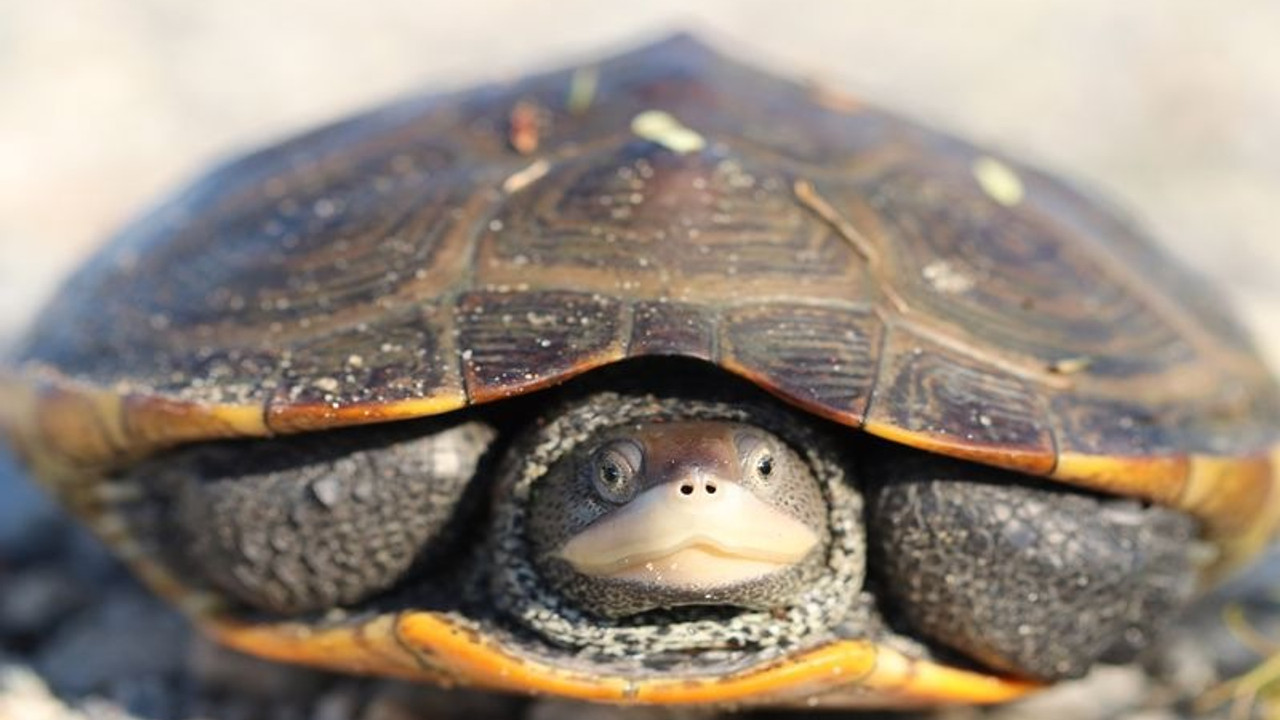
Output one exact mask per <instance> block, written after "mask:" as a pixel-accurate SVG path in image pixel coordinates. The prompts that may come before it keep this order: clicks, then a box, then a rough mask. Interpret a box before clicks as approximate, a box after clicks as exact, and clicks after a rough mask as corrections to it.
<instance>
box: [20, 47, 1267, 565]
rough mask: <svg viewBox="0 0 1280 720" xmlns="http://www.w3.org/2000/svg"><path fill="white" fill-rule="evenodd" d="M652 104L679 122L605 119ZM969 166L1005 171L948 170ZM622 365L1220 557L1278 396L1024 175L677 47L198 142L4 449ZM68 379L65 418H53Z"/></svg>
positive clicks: (56, 334) (1245, 500) (1218, 328)
mask: <svg viewBox="0 0 1280 720" xmlns="http://www.w3.org/2000/svg"><path fill="white" fill-rule="evenodd" d="M582 73H591V74H592V77H593V79H594V82H593V83H592V85H591V86H592V87H593V88H594V89H593V91H592V92H591V93H590V94H589V95H583V94H582V92H583V91H582V90H581V88H582V87H584V84H583V83H582V82H580V79H581V77H582ZM575 88H577V89H576V90H575ZM655 111H656V112H661V113H663V114H664V115H665V116H666V117H668V118H670V122H672V123H677V124H678V125H679V127H680V128H681V129H682V131H683V132H687V133H692V134H693V136H696V138H697V139H698V140H700V141H701V142H698V143H692V144H689V143H686V144H684V145H680V146H676V145H674V144H666V143H663V142H661V141H655V139H653V138H651V137H641V136H640V135H637V133H636V132H635V131H634V129H633V121H634V120H635V119H636V118H637V117H638V116H640V115H642V114H644V113H650V112H655ZM659 140H660V139H659ZM993 165H994V166H996V167H999V168H1001V169H1002V172H1003V173H1007V174H1008V175H1007V178H1006V179H1007V180H1008V179H1009V178H1012V180H1009V181H1010V182H1015V181H1016V182H1017V183H1018V192H1017V193H1006V194H1004V195H999V194H995V195H993V194H992V193H991V191H990V188H985V189H984V185H983V183H982V181H981V177H979V176H978V175H977V174H976V171H975V168H977V167H980V166H986V167H990V166H993ZM644 355H677V356H687V357H693V358H699V359H703V360H707V361H709V362H712V363H716V364H719V365H721V366H723V367H725V368H727V369H728V370H730V371H732V372H735V373H737V374H740V375H742V376H745V377H747V378H750V379H752V380H754V381H756V382H757V383H759V384H760V385H762V386H764V387H766V388H768V389H769V390H771V391H773V392H774V393H776V394H777V395H779V396H780V397H782V398H784V399H786V400H788V401H790V402H792V403H795V404H797V405H799V406H801V407H804V408H806V409H808V410H810V411H812V412H814V413H816V414H819V415H822V416H824V417H828V418H831V419H834V420H837V421H839V422H843V423H845V424H848V425H850V426H854V427H864V426H865V427H866V429H868V430H869V431H870V432H873V433H876V434H879V435H882V436H885V437H888V438H891V439H894V440H897V441H900V442H904V443H908V444H911V445H914V446H917V447H923V448H926V449H931V450H936V451H939V452H943V453H946V454H950V455H955V456H960V457H966V458H971V459H975V460H979V461H982V462H988V463H992V464H995V465H1000V466H1004V467H1010V468H1014V469H1019V470H1022V471H1026V472H1033V473H1037V474H1041V475H1047V476H1051V477H1056V478H1058V479H1061V480H1063V481H1067V482H1073V483H1078V484H1082V485H1086V486H1090V487H1095V488H1100V489H1105V490H1109V491H1114V492H1119V493H1123V494H1131V495H1137V496H1141V497H1146V498H1149V499H1153V500H1157V501H1159V502H1165V503H1169V504H1173V505H1176V506H1180V507H1186V508H1188V509H1192V511H1193V512H1197V513H1198V514H1200V516H1201V517H1202V518H1204V519H1205V520H1206V521H1207V522H1208V524H1209V526H1210V528H1211V530H1212V531H1213V532H1214V533H1216V534H1217V536H1221V537H1229V538H1234V539H1233V540H1232V542H1237V541H1238V543H1240V544H1241V549H1240V550H1239V552H1241V553H1243V552H1245V551H1246V550H1247V549H1249V548H1252V547H1254V546H1256V545H1257V544H1258V543H1259V542H1260V541H1261V540H1260V538H1263V537H1266V536H1267V535H1268V534H1269V533H1270V531H1271V529H1272V527H1273V526H1274V525H1275V523H1276V522H1277V521H1280V509H1277V508H1280V499H1278V498H1280V492H1276V491H1274V490H1273V489H1272V487H1273V485H1275V482H1276V481H1275V479H1274V475H1275V472H1274V470H1273V469H1272V466H1273V464H1274V463H1273V460H1272V458H1273V448H1274V447H1276V445H1277V427H1280V394H1278V393H1277V388H1276V385H1275V383H1274V381H1273V380H1272V379H1271V376H1270V374H1269V373H1268V371H1267V369H1266V368H1265V367H1264V366H1263V364H1262V363H1261V362H1260V361H1259V360H1258V358H1257V355H1256V352H1255V351H1254V349H1253V348H1252V346H1251V344H1250V342H1249V340H1248V339H1247V335H1246V334H1245V332H1244V331H1243V330H1241V329H1240V328H1239V327H1238V326H1237V325H1236V324H1235V323H1234V322H1233V321H1232V320H1231V319H1230V314H1229V312H1228V311H1227V309H1226V308H1225V306H1224V305H1223V303H1222V302H1221V301H1220V300H1219V299H1218V298H1217V297H1216V295H1215V294H1214V293H1213V291H1212V290H1211V289H1209V288H1208V287H1207V286H1206V285H1204V284H1203V283H1202V282H1201V281H1200V280H1199V279H1198V278H1196V277H1195V276H1194V275H1193V274H1192V273H1190V272H1188V271H1187V270H1185V269H1183V268H1181V267H1180V266H1179V265H1178V264H1177V263H1176V262H1174V261H1173V260H1171V259H1170V258H1168V257H1167V256H1166V255H1165V254H1164V253H1162V252H1161V251H1160V250H1159V249H1158V248H1157V247H1156V246H1154V245H1153V244H1151V243H1150V242H1149V241H1148V240H1146V239H1145V238H1144V237H1143V236H1142V235H1141V234H1139V233H1138V232H1137V231H1135V230H1134V229H1133V228H1132V226H1131V225H1130V224H1129V223H1128V222H1127V221H1125V220H1124V219H1123V218H1121V217H1119V216H1117V215H1116V213H1114V212H1113V211H1111V210H1109V209H1107V208H1106V207H1104V206H1102V205H1101V204H1099V203H1097V202H1094V201H1091V200H1089V199H1087V198H1085V197H1084V196H1083V195H1081V194H1080V193H1079V192H1077V191H1075V190H1073V189H1071V188H1069V187H1067V186H1066V185H1064V184H1062V183H1060V182H1058V181H1056V180H1053V179H1052V178H1050V177H1048V176H1046V175H1044V174H1043V173H1040V172H1038V171H1036V170H1034V169H1031V168H1027V167H1024V166H1021V165H1019V164H1017V163H1014V162H1012V161H1009V160H1006V159H1003V158H1000V157H998V156H997V155H995V154H993V153H990V152H987V151H984V150H981V149H979V148H976V147H973V146H971V145H969V144H967V143H964V142H962V141H960V140H957V139H954V138H951V137H948V136H945V135H942V134H939V133H935V132H932V131H929V130H927V129H924V128H922V127H920V126H917V125H914V124H912V123H910V122H908V121H906V120H902V119H900V118H896V117H894V116H892V115H889V114H887V113H884V112H882V111H879V110H877V109H874V108H872V107H869V106H867V105H865V104H862V103H861V102H858V101H852V100H849V99H847V98H842V99H838V100H833V97H832V96H831V95H830V93H827V92H825V91H822V90H821V89H818V88H815V87H812V86H806V85H803V84H798V83H793V82H789V81H785V80H782V79H778V78H774V77H771V76H768V75H765V74H763V73H760V72H758V71H755V70H752V69H750V68H748V67H746V66H744V65H741V64H738V63H736V62H734V61H731V60H728V59H726V58H724V57H722V56H720V55H717V54H716V53H714V52H712V51H711V50H709V49H707V48H706V47H705V46H702V45H700V44H698V43H697V42H695V41H693V40H691V39H688V38H675V39H672V40H669V41H666V42H663V43H659V44H656V45H652V46H649V47H646V48H643V49H640V50H637V51H634V52H632V53H628V54H625V55H621V56H618V57H615V58H612V59H609V60H606V61H603V62H600V63H598V64H595V65H590V66H587V67H586V68H585V69H581V68H580V69H576V70H566V71H561V72H553V73H548V74H545V75H540V76H535V77H532V78H528V79H525V80H522V81H519V82H516V83H513V84H509V85H495V86H489V87H484V88H479V89H476V90H472V91H469V92H463V93H457V94H453V95H445V96H438V97H429V98H425V99H414V100H410V101H407V102H403V103H400V104H398V105H394V106H391V107H388V108H385V109H382V110H377V111H374V112H372V113H369V114H366V115H362V116H359V117H356V118H353V119H351V120H348V121H345V122H342V123H339V124H337V125H333V126H330V127H328V128H324V129H321V130H318V131H316V132H313V133H310V134H308V135H304V136H302V137H300V138H298V139H295V140H292V141H289V142H287V143H284V144H282V145H279V146H277V147H275V148H273V149H270V150H266V151H263V152H259V153H257V154H254V155H250V156H248V157H247V158H245V159H243V160H240V161H237V162H234V163H231V164H229V165H227V166H226V167H224V168H222V169H220V170H218V171H216V172H214V173H212V174H211V175H209V176H208V177H206V178H204V179H203V180H201V181H199V182H197V183H196V184H194V185H193V186H192V187H191V188H189V189H188V190H186V191H184V192H182V193H179V194H178V195H177V196H176V197H175V198H173V199H172V200H171V201H170V202H169V203H167V204H166V205H164V206H162V207H161V208H160V209H159V210H157V211H156V212H155V213H153V214H152V215H150V216H148V217H146V218H144V219H142V220H140V221H139V222H138V223H136V224H134V225H133V226H131V227H130V228H128V229H126V230H125V231H124V232H123V233H122V234H121V235H120V236H119V237H118V238H116V240H115V241H114V242H113V243H111V244H110V245H109V246H108V247H107V248H106V249H105V250H103V251H102V252H101V253H100V254H99V255H98V256H97V257H96V258H95V259H94V260H93V261H92V262H90V263H89V264H88V265H87V266H86V267H85V268H84V269H83V270H81V271H80V272H79V273H78V274H77V275H75V276H74V277H73V278H72V279H71V280H70V281H69V282H68V283H67V285H65V286H64V288H63V290H62V292H61V293H60V295H59V297H58V298H57V299H56V300H55V302H54V303H53V304H52V305H51V306H50V307H49V308H48V309H47V310H46V311H45V313H44V314H43V315H42V316H41V318H40V320H39V322H38V323H37V324H36V330H35V332H33V334H32V335H31V337H30V338H29V341H28V343H27V345H26V347H25V350H24V351H23V353H22V355H21V358H20V360H21V363H22V367H15V368H12V369H10V370H5V371H4V372H3V377H2V378H0V383H3V386H4V387H5V388H8V391H7V392H9V393H11V394H14V395H15V396H20V397H21V398H22V399H23V401H22V402H17V403H10V405H9V407H8V408H6V409H5V410H4V411H3V421H4V424H5V426H6V427H7V428H8V429H9V431H10V433H11V434H13V435H16V436H18V438H19V444H21V445H23V447H24V448H26V449H27V452H28V453H34V454H37V455H40V454H44V455H49V456H58V457H60V458H62V460H63V462H64V464H70V465H77V466H83V465H92V464H95V463H97V464H110V463H112V462H118V461H120V460H122V459H125V458H132V457H136V456H137V455H139V454H141V453H145V452H147V451H150V450H154V449H156V448H158V447H162V446H164V445H167V444H173V443H176V442H185V441H190V440H197V439H200V438H202V437H214V436H223V435H228V434H231V435H234V434H244V435H248V434H270V433H278V432H298V431H303V430H310V429H318V428H324V427H334V426H341V425H348V424H353V423H363V422H377V421H383V420H389V419H395V418H400V417H413V416H418V415H424V414H432V413H438V412H446V411H449V410H453V409H456V408H459V407H462V406H464V405H466V404H468V403H479V402H488V401H493V400H498V399H500V398H503V397H508V396H511V395H514V394H519V393H525V392H529V391H531V390H534V389H537V388H540V387H544V386H546V385H549V384H552V383H556V382H559V381H562V380H565V379H567V378H569V377H571V376H573V375H576V374H579V373H582V372H585V371H587V370H589V369H591V368H593V367H598V366H600V365H603V364H607V363H612V362H616V361H619V360H623V359H625V358H628V357H637V356H644ZM68 397H70V398H76V397H80V398H82V399H83V398H88V399H87V400H84V403H83V404H86V405H87V406H89V407H91V408H94V409H93V410H92V412H94V413H99V412H100V413H103V415H102V417H100V418H98V421H97V422H96V423H87V425H88V426H95V427H100V428H101V430H100V431H93V432H85V433H82V434H81V435H80V436H77V437H75V438H71V437H64V436H63V435H64V434H65V430H66V429H67V428H69V427H71V424H74V423H71V421H70V420H67V419H66V418H67V415H66V413H65V412H64V411H63V410H60V409H59V408H65V407H67V406H68V405H67V403H68V402H69V401H68V400H67V398H68ZM104 398H105V399H106V400H104ZM110 398H115V400H114V401H111V400H109V399H110ZM71 404H72V405H74V404H75V402H71ZM59 413H62V414H61V415H59ZM53 416H57V417H58V418H62V419H60V420H58V421H57V422H51V421H50V420H49V418H50V417H53ZM166 418H169V419H171V421H169V422H165V421H164V420H165V419H166ZM255 418H256V419H255ZM77 422H80V424H81V425H84V424H85V422H83V421H77ZM1210 466H1212V467H1213V468H1214V470H1213V472H1209V471H1207V470H1206V471H1203V472H1199V471H1197V470H1196V468H1197V467H1200V468H1207V467H1210ZM1259 467H1262V468H1264V469H1263V470H1258V469H1257V468H1259ZM1237 477H1239V478H1245V477H1247V478H1253V479H1251V480H1248V481H1247V482H1246V481H1242V482H1238V483H1235V484H1233V485H1232V486H1231V487H1232V490H1231V492H1230V493H1228V494H1229V496H1230V497H1231V498H1233V499H1232V500H1231V501H1230V502H1225V503H1223V502H1207V501H1205V498H1208V497H1212V496H1213V495H1214V493H1215V490H1216V488H1218V487H1219V486H1220V484H1221V483H1223V482H1225V481H1224V480H1223V478H1228V479H1235V478H1237ZM1258 508H1263V510H1258ZM1250 513H1252V514H1250ZM1245 516H1249V517H1250V518H1251V520H1250V521H1249V522H1247V523H1244V524H1241V523H1240V522H1239V520H1240V518H1242V517H1245ZM1241 538H1247V540H1243V539H1241ZM1245 546H1247V547H1245ZM1230 552H1236V550H1231V551H1230Z"/></svg>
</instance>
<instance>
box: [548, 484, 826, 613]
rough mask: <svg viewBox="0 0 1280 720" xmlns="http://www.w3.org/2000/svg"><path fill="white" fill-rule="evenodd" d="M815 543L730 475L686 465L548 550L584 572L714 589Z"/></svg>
mask: <svg viewBox="0 0 1280 720" xmlns="http://www.w3.org/2000/svg"><path fill="white" fill-rule="evenodd" d="M819 541H820V539H819V537H818V535H817V534H816V533H815V532H814V531H813V530H812V529H810V528H809V527H807V526H806V525H805V524H804V523H802V522H800V521H799V520H797V519H795V518H793V517H791V516H789V515H788V514H786V513H785V512H782V511H780V510H778V509H776V508H774V507H772V506H771V505H769V504H768V503H766V502H765V501H763V500H760V499H759V498H757V497H756V496H755V495H754V494H753V493H752V492H751V491H750V490H748V489H747V488H745V487H743V486H742V485H741V484H740V483H738V482H736V481H735V480H734V479H731V478H727V477H724V476H723V474H720V473H709V472H706V471H705V470H704V469H702V468H693V469H691V472H688V473H686V474H684V475H683V476H682V477H679V478H677V479H674V480H669V481H666V482H663V483H661V484H659V485H657V486H654V487H651V488H649V489H648V490H645V491H644V492H642V493H640V494H639V495H637V496H636V497H635V498H634V499H633V500H632V501H631V502H629V503H627V504H626V505H624V506H622V507H620V508H618V509H617V510H615V511H614V512H612V513H610V514H608V515H605V516H603V517H602V518H600V519H599V520H598V521H596V522H595V523H593V524H592V525H591V526H589V527H588V528H587V529H585V530H583V531H582V532H581V533H579V534H577V535H575V536H574V537H572V538H570V539H569V540H568V541H567V542H566V543H564V545H562V546H561V547H560V548H559V549H558V551H556V553H555V554H556V555H557V556H559V557H560V558H562V559H563V560H565V561H566V562H568V563H569V564H570V565H572V566H573V568H574V569H575V570H577V571H578V572H579V573H582V574H584V575H590V576H594V577H608V578H617V579H628V580H635V581H640V582H643V583H645V584H648V585H655V586H665V587H678V588H716V587H725V586H729V585H736V584H738V583H741V582H746V581H749V580H752V579H755V578H759V577H762V576H764V575H768V574H771V573H773V572H776V571H778V570H782V569H785V568H788V567H790V566H792V565H794V564H796V563H798V562H800V561H801V560H803V559H804V558H805V557H806V556H807V555H808V554H809V553H810V551H812V550H813V548H814V547H815V546H817V545H818V543H819Z"/></svg>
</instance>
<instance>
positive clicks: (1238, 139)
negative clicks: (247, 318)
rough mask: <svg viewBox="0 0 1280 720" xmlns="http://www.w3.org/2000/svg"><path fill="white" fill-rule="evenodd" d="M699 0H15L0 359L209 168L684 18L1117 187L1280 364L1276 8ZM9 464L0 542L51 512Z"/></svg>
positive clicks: (7, 72)
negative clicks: (66, 285)
mask: <svg viewBox="0 0 1280 720" xmlns="http://www.w3.org/2000/svg"><path fill="white" fill-rule="evenodd" d="M690 5H694V4H693V3H689V2H677V1H675V0H649V1H648V2H643V3H641V2H631V3H606V2H600V1H599V0H542V1H540V2H531V1H530V0H468V1H467V2H462V3H449V4H448V5H447V6H446V5H445V4H444V3H429V2H424V1H423V0H363V1H362V2H360V3H350V2H340V1H338V0H253V1H252V2H250V1H248V0H243V1H242V0H220V1H219V2H196V1H194V0H191V1H182V2H179V1H175V0H51V1H48V2H24V1H23V0H0V352H3V350H4V349H5V348H6V347H12V344H13V343H14V341H15V340H16V338H17V337H18V336H19V334H20V332H21V331H22V329H23V328H24V327H25V326H26V325H27V324H29V323H30V322H31V320H32V318H33V316H34V313H35V311H36V310H37V308H38V307H39V305H40V304H41V302H42V301H43V300H44V299H46V298H47V297H49V296H50V295H51V294H52V293H53V292H55V289H56V287H57V283H58V282H59V279H60V278H61V277H62V276H63V275H64V274H66V273H67V272H69V271H70V270H71V269H72V268H73V267H74V266H75V265H76V264H77V263H78V262H79V261H80V260H81V259H83V258H84V257H85V255H86V254H87V253H88V252H90V251H91V250H92V249H93V248H94V247H95V246H96V245H97V244H98V243H100V242H101V241H102V240H103V238H104V237H106V236H107V235H108V234H109V233H110V232H112V230H113V229H114V228H116V227H118V226H119V225H121V224H122V223H123V222H125V221H126V220H128V219H129V218H130V217H131V216H133V215H135V214H137V213H138V212H140V211H141V210H142V209H143V208H145V207H146V206H147V205H148V204H150V203H151V202H153V201H154V200H156V199H157V197H158V196H159V195H161V194H162V193H165V192H166V191H169V190H172V189H173V188H174V187H175V185H177V184H179V183H182V182H185V181H186V180H188V179H191V178H192V177H193V176H194V175H195V174H196V173H198V172H199V171H200V170H201V169H202V168H204V167H206V166H208V165H209V164H210V163H211V162H213V161H215V160H218V159H221V158H224V157H226V156H228V155H232V154H236V153H239V152H241V151H243V150H246V149H249V148H252V147H254V146H257V145H261V144H264V143H269V142H272V141H274V140H276V139H279V138H282V137H285V136H287V135H289V134H291V133H294V132H297V131H299V130H302V129H305V128H307V127H309V126H311V125H314V124H316V123H319V122H323V121H326V120H329V119H333V118H336V117H339V116H342V115H344V114H347V113H349V112H352V111H354V110H357V109H361V108H364V107H367V106H370V105H372V104H376V103H380V102H383V101H387V100H390V99H394V98H397V97H401V96H404V95H406V94H412V93H417V92H421V91H423V90H431V89H453V88H460V87H465V86H467V85H470V84H473V83H476V82H482V81H491V80H500V79H504V78H512V77H515V76H518V75H521V74H524V73H527V72H531V71H536V70H542V69H549V68H552V67H557V66H561V65H564V64H568V63H572V62H576V61H578V60H582V59H586V58H590V57H593V56H596V55H599V54H602V53H609V52H612V51H614V50H617V49H619V48H622V47H625V46H630V45H635V44H639V43H642V42H645V41H647V40H651V39H654V38H656V37H658V36H661V35H663V34H665V33H667V32H669V31H671V30H674V29H686V30H692V31H694V32H697V33H699V34H701V35H703V36H704V37H705V38H706V39H708V40H709V41H711V42H713V43H714V44H716V45H718V46H719V47H720V48H721V49H722V50H723V51H725V52H728V53H730V54H732V55H735V56H737V57H739V58H742V59H744V60H748V61H751V62H753V63H756V64H759V65H761V66H763V67H766V68H771V69H773V70H774V71H776V72H779V73H784V74H788V75H791V76H794V77H797V78H809V79H815V80H820V81H824V82H827V83H830V84H834V85H837V86H840V87H842V88H844V89H847V90H850V91H852V92H854V93H856V94H859V95H861V96H863V97H864V98H866V99H867V100H869V101H872V102H875V103H879V104H882V105H885V106H888V107H890V108H893V109H896V110H898V111H900V112H902V113H904V114H907V115H910V116H914V117H915V118H916V119H919V120H922V121H925V122H927V123H930V124H933V125H936V126H940V127H943V128H946V129H949V130H951V131H954V132H956V133H958V134H961V135H964V136H967V137H969V138H970V139H973V140H975V141H978V142H979V143H983V144H988V145H993V146H997V147H999V148H1002V149H1004V150H1006V151H1008V152H1010V153H1012V154H1014V155H1015V156H1020V157H1023V158H1024V159H1027V160H1030V161H1031V162H1033V163H1037V164H1040V165H1042V166H1045V167H1047V168H1050V169H1053V170H1055V171H1058V172H1060V173H1061V174H1064V175H1066V176H1068V177H1070V178H1073V179H1075V180H1076V181H1078V182H1081V183H1084V184H1086V185H1090V186H1094V187H1096V188H1098V189H1100V190H1101V191H1102V192H1104V193H1105V194H1107V195H1110V196H1111V197H1113V198H1114V199H1116V200H1117V201H1118V202H1119V203H1120V204H1121V205H1122V206H1125V207H1127V208H1128V209H1129V210H1131V211H1133V212H1134V213H1135V214H1136V215H1137V216H1138V217H1139V218H1140V219H1142V220H1143V221H1144V222H1145V224H1146V225H1147V227H1148V228H1149V229H1150V230H1152V231H1153V233H1154V234H1155V235H1157V236H1158V237H1160V238H1162V239H1163V240H1164V242H1165V243H1167V244H1168V245H1170V246H1171V247H1172V248H1173V249H1174V251H1175V252H1176V253H1177V254H1178V255H1180V256H1181V257H1182V258H1183V259H1184V260H1185V261H1186V262H1187V263H1188V264H1189V265H1191V266H1193V267H1195V268H1197V269H1198V270H1200V271H1201V272H1202V273H1204V274H1206V275H1209V276H1211V277H1212V278H1214V279H1216V280H1217V281H1218V283H1219V284H1220V285H1221V286H1222V287H1223V288H1224V289H1225V290H1226V291H1227V293H1228V294H1229V296H1230V299H1231V300H1232V302H1233V303H1234V304H1235V305H1236V307H1237V308H1238V309H1239V311H1240V312H1241V314H1242V316H1243V317H1244V319H1245V321H1246V323H1247V324H1248V325H1249V326H1250V327H1251V328H1252V329H1253V330H1254V332H1255V333H1256V334H1257V337H1258V340H1259V343H1260V345H1261V346H1262V348H1263V350H1264V352H1265V353H1266V354H1267V355H1268V356H1269V358H1270V360H1271V362H1272V365H1273V366H1280V253H1278V251H1280V3H1277V2H1264V1H1262V0H1257V1H1250V0H1231V1H1225V2H1218V3H1206V2H1203V0H1125V1H1124V2H1122V3H1121V2H1116V1H1115V0H1040V1H1038V2H1027V1H1026V0H968V1H967V2H964V3H957V2H955V1H954V0H913V1H910V2H906V1H903V0H832V1H830V2H805V1H801V0H795V1H793V2H789V3H779V2H776V0H702V1H701V2H698V3H696V6H694V7H690ZM6 467H8V466H7V465H6V464H5V463H4V461H3V458H0V551H3V550H4V547H5V543H6V542H10V543H13V542H17V541H18V540H21V538H22V537H29V536H22V535H21V532H22V530H21V528H23V527H25V525H24V521H25V520H30V518H32V517H34V516H36V515H40V514H41V513H42V512H44V511H37V510H36V508H37V507H38V506H39V500H38V497H37V496H34V495H32V494H31V493H30V491H29V490H26V489H24V486H23V485H22V484H21V482H19V481H18V480H17V479H16V477H15V473H14V471H13V470H12V469H11V468H10V469H9V470H7V471H6V469H5V468H6ZM28 525H29V523H28ZM14 538H17V539H18V540H15V539H14ZM1273 564H1275V563H1273ZM0 571H3V552H0ZM0 594H3V591H2V590H0ZM2 599H3V598H0V600H2ZM2 605H3V603H2V602H0V610H2V609H3V607H2ZM2 620H3V617H2V613H0V621H2ZM0 659H3V648H0Z"/></svg>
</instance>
